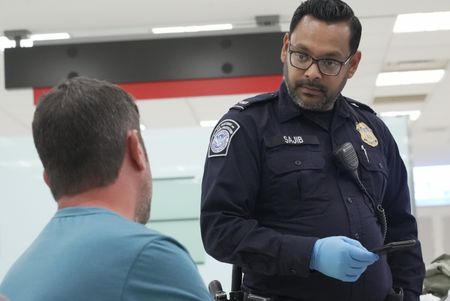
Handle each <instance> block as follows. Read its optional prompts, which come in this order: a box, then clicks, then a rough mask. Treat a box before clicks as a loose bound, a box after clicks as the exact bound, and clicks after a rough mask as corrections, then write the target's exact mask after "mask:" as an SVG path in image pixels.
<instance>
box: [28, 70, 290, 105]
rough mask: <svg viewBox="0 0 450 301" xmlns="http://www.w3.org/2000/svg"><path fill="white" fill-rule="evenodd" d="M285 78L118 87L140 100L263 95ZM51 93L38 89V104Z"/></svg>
mask: <svg viewBox="0 0 450 301" xmlns="http://www.w3.org/2000/svg"><path fill="white" fill-rule="evenodd" d="M281 79H282V76H281V75H280V74H276V75H266V76H248V77H247V76H246V77H232V78H230V77H227V78H211V79H199V80H177V81H159V82H141V83H124V84H118V85H119V86H120V87H122V88H123V89H124V90H125V91H127V92H128V93H130V94H131V95H133V96H134V97H135V98H136V99H137V100H142V99H155V98H176V97H193V96H208V95H227V94H244V93H262V92H270V91H274V90H276V89H278V87H279V85H280V82H281ZM49 90H50V88H49V87H44V88H34V89H33V94H34V103H35V104H36V103H37V102H38V101H39V98H40V97H41V96H42V95H43V94H44V93H46V92H48V91H49Z"/></svg>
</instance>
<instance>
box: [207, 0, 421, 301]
mask: <svg viewBox="0 0 450 301" xmlns="http://www.w3.org/2000/svg"><path fill="white" fill-rule="evenodd" d="M360 37H361V24H360V22H359V20H358V18H357V17H355V16H354V14H353V11H352V9H351V8H350V7H349V6H348V5H347V4H346V3H344V2H342V1H340V0H308V1H306V2H303V3H302V4H301V5H300V6H299V7H298V8H297V10H296V11H295V13H294V16H293V18H292V21H291V25H290V32H289V33H288V34H286V35H285V36H284V39H283V46H282V49H281V61H282V63H283V64H284V68H283V74H284V81H283V83H282V84H281V86H280V88H279V90H278V91H276V92H274V93H269V94H263V95H259V96H256V97H253V98H250V99H247V100H244V101H241V102H239V103H238V104H236V105H235V106H234V107H232V108H231V109H230V111H229V112H228V113H226V114H225V115H224V116H223V118H222V119H221V120H220V122H219V123H218V125H217V126H216V127H215V129H214V131H213V133H212V136H211V142H210V147H209V150H208V156H207V159H206V165H205V171H204V178H203V184H202V208H201V230H202V237H203V242H204V245H205V249H206V251H207V252H208V253H209V254H211V255H212V256H213V257H215V258H216V259H218V260H220V261H224V262H228V263H233V264H236V265H238V266H241V267H242V268H243V271H244V279H243V288H244V290H245V291H246V292H249V293H253V294H257V295H259V296H264V297H269V298H272V300H303V301H309V300H314V301H321V300H323V301H330V300H339V301H346V300H359V301H360V300H364V301H370V300H373V301H383V300H388V299H389V298H390V297H392V296H393V295H394V293H392V289H393V288H395V289H400V288H401V289H402V290H403V296H404V300H407V301H412V300H419V295H420V293H421V289H422V282H423V277H424V264H423V261H422V255H421V248H420V244H419V243H417V244H416V246H415V247H413V248H409V249H404V250H401V251H397V252H393V253H390V254H388V255H386V256H378V255H376V254H374V253H372V252H369V251H367V250H370V249H372V248H375V247H380V246H382V245H383V243H388V242H393V241H400V240H407V239H417V225H416V220H415V218H414V217H413V215H412V214H411V210H410V209H411V208H410V198H409V192H408V185H407V174H406V169H405V166H404V164H403V162H402V159H401V157H400V155H399V151H398V148H397V145H396V143H395V141H394V139H393V137H392V135H391V133H390V132H389V130H388V129H387V127H386V126H385V125H384V123H383V122H382V121H381V120H380V119H379V118H378V117H377V116H376V115H375V113H374V112H373V111H372V110H371V109H370V108H369V107H368V106H366V105H364V104H361V103H359V102H357V101H355V100H352V99H350V98H347V97H344V96H342V95H341V94H340V93H341V91H342V89H343V88H344V86H345V84H346V81H347V79H349V78H351V77H352V76H353V75H354V73H355V72H356V69H357V67H358V64H359V61H360V59H361V53H360V52H359V51H358V45H359V41H360ZM346 142H349V143H351V145H352V146H353V149H354V150H355V151H356V155H357V158H358V159H359V167H358V170H357V172H358V176H359V179H360V180H361V182H362V185H363V186H364V188H365V189H367V191H366V192H364V190H363V189H362V188H361V186H359V185H358V183H357V180H355V178H354V177H351V176H350V175H349V173H346V172H345V171H344V170H343V169H342V168H341V167H340V166H339V164H337V162H336V159H335V156H334V152H335V151H336V150H337V149H338V148H339V147H340V146H341V145H343V144H344V143H346ZM380 206H382V207H384V210H385V213H386V218H387V224H388V228H387V235H386V237H385V240H384V233H383V227H382V223H383V221H382V219H380V218H377V214H376V213H377V210H378V209H377V207H380ZM397 291H398V292H399V291H400V290H397ZM398 297H401V293H399V294H398Z"/></svg>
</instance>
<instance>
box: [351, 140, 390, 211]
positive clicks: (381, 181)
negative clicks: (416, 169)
mask: <svg viewBox="0 0 450 301" xmlns="http://www.w3.org/2000/svg"><path fill="white" fill-rule="evenodd" d="M358 155H359V156H358V157H359V162H360V166H361V168H360V169H359V170H360V173H361V175H360V176H361V181H362V182H363V184H364V186H365V187H366V189H367V190H368V191H369V193H370V195H371V196H372V198H374V200H375V202H377V204H379V203H381V202H382V201H383V197H384V193H385V192H386V187H387V180H388V172H389V170H388V168H387V164H386V158H385V157H384V155H383V154H382V153H381V152H380V151H379V150H378V149H370V148H366V151H365V152H364V151H362V150H359V151H358Z"/></svg>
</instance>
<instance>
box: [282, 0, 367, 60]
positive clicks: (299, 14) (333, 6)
mask: <svg viewBox="0 0 450 301" xmlns="http://www.w3.org/2000/svg"><path fill="white" fill-rule="evenodd" d="M306 15H311V16H313V17H314V18H316V19H319V20H321V21H325V22H328V23H334V22H342V21H344V22H348V23H349V25H350V31H351V34H350V51H351V53H352V54H354V53H355V52H356V51H357V50H358V47H359V42H360V40H361V31H362V27H361V22H359V19H358V18H357V17H356V16H355V14H354V13H353V10H352V8H351V7H350V6H349V5H348V4H347V3H345V2H344V1H341V0H307V1H305V2H303V3H302V4H300V6H299V7H298V8H297V9H296V10H295V12H294V15H293V16H292V19H291V25H290V27H289V36H290V35H291V34H292V32H293V31H294V30H295V28H296V27H297V24H298V23H299V22H300V20H301V19H302V18H303V17H304V16H306Z"/></svg>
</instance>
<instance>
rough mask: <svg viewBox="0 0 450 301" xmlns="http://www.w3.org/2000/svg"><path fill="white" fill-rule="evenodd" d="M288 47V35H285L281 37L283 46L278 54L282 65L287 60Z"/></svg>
mask: <svg viewBox="0 0 450 301" xmlns="http://www.w3.org/2000/svg"><path fill="white" fill-rule="evenodd" d="M288 47H289V33H285V35H284V37H283V46H282V47H281V54H280V59H281V62H282V63H283V64H284V63H285V62H286V60H287V56H288Z"/></svg>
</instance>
